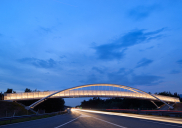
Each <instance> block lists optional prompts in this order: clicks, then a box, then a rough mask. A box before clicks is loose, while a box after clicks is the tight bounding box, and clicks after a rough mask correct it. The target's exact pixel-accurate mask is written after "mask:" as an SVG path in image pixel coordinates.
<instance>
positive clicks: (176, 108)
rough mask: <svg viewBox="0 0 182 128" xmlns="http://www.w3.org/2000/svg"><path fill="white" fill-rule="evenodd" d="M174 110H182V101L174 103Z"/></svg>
mask: <svg viewBox="0 0 182 128" xmlns="http://www.w3.org/2000/svg"><path fill="white" fill-rule="evenodd" d="M174 110H175V111H182V103H176V104H175V105H174Z"/></svg>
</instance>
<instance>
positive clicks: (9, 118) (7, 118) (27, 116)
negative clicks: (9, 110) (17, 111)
mask: <svg viewBox="0 0 182 128" xmlns="http://www.w3.org/2000/svg"><path fill="white" fill-rule="evenodd" d="M66 112H67V110H65V111H59V112H52V113H44V114H33V115H23V116H11V117H3V118H0V121H6V120H9V121H10V123H11V122H12V120H15V119H23V118H29V119H31V118H32V117H38V116H44V115H54V114H57V115H58V114H62V113H66Z"/></svg>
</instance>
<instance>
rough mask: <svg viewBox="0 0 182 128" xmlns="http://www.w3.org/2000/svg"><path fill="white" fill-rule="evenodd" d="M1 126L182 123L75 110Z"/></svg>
mask: <svg viewBox="0 0 182 128" xmlns="http://www.w3.org/2000/svg"><path fill="white" fill-rule="evenodd" d="M136 116H137V115H136ZM152 117H153V118H155V116H152ZM0 128H182V124H176V123H167V122H161V121H152V120H147V119H140V118H133V117H126V116H117V115H107V114H99V113H90V112H83V111H77V110H73V111H70V112H69V113H67V114H64V115H58V116H54V117H49V118H44V119H39V120H33V121H27V122H21V123H16V124H9V125H4V126H0Z"/></svg>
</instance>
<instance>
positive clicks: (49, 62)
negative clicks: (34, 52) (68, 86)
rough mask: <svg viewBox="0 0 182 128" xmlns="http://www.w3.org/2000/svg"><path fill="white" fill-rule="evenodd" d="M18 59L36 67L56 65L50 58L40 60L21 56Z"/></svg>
mask: <svg viewBox="0 0 182 128" xmlns="http://www.w3.org/2000/svg"><path fill="white" fill-rule="evenodd" d="M18 61H19V62H20V63H23V64H30V65H33V66H35V67H37V68H53V67H54V66H55V65H56V62H55V61H54V60H53V59H51V58H50V59H49V60H41V59H36V58H23V59H20V60H18Z"/></svg>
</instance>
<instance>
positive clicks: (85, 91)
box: [4, 84, 180, 108]
mask: <svg viewBox="0 0 182 128" xmlns="http://www.w3.org/2000/svg"><path fill="white" fill-rule="evenodd" d="M76 97H120V98H132V99H145V100H150V101H161V102H163V103H165V104H166V105H168V104H167V103H166V102H170V103H171V102H172V103H175V102H180V101H179V98H175V97H169V96H161V95H153V94H149V93H146V92H144V91H142V90H139V89H136V88H132V87H128V86H123V85H115V84H90V85H82V86H77V87H73V88H69V89H65V90H62V91H46V92H28V93H12V94H5V97H4V100H15V101H16V100H32V99H40V100H38V101H37V102H35V103H33V104H32V105H30V106H29V108H34V107H35V106H36V105H38V104H39V103H41V102H43V101H45V100H46V99H47V98H76ZM168 106H169V107H171V108H172V106H170V105H168Z"/></svg>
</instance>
